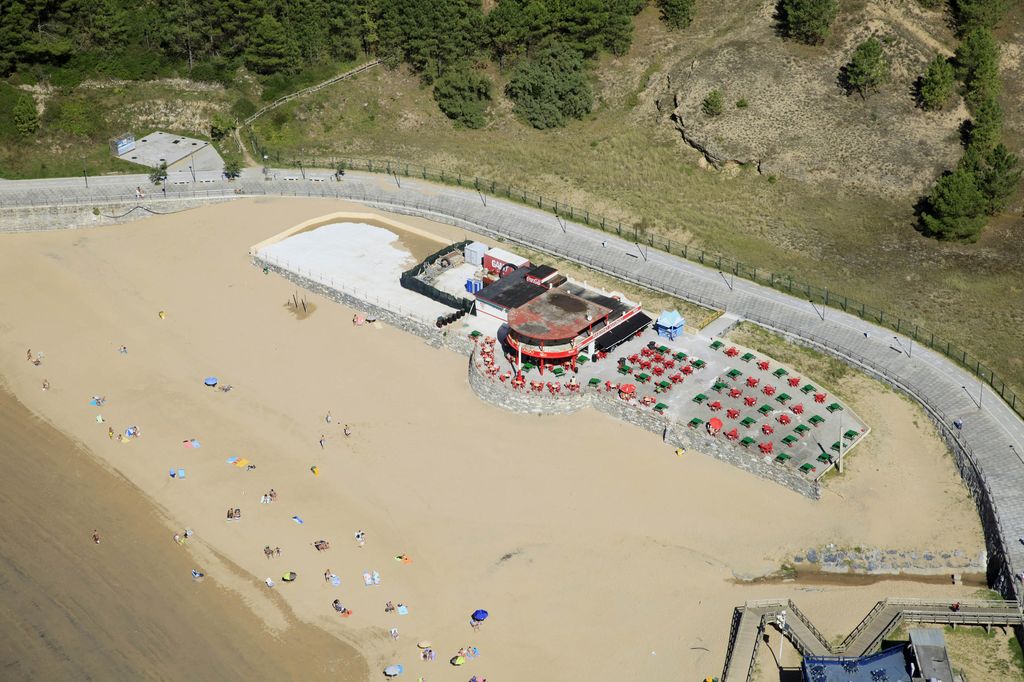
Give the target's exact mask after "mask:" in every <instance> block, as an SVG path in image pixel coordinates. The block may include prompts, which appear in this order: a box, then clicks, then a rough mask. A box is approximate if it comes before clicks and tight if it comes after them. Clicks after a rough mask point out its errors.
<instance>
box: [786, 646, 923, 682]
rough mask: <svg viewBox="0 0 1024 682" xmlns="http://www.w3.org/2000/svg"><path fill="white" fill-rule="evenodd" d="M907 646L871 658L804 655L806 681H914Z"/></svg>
mask: <svg viewBox="0 0 1024 682" xmlns="http://www.w3.org/2000/svg"><path fill="white" fill-rule="evenodd" d="M905 652H906V646H904V645H900V646H895V647H892V648H891V649H886V650H885V651H882V652H880V653H877V654H873V655H871V656H861V657H859V658H847V657H845V656H805V657H804V661H803V664H802V666H801V672H802V673H803V682H911V678H910V673H909V672H908V666H907V657H906V653H905Z"/></svg>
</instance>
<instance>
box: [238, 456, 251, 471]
mask: <svg viewBox="0 0 1024 682" xmlns="http://www.w3.org/2000/svg"><path fill="white" fill-rule="evenodd" d="M248 463H249V460H247V459H246V458H245V457H243V458H242V459H239V460H235V462H234V464H235V466H236V467H238V468H239V469H244V468H245V466H246V465H247V464H248Z"/></svg>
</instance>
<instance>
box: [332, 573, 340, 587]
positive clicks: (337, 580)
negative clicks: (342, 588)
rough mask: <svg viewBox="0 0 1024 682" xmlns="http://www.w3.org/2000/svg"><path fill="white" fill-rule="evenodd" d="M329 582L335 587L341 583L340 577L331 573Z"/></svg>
mask: <svg viewBox="0 0 1024 682" xmlns="http://www.w3.org/2000/svg"><path fill="white" fill-rule="evenodd" d="M331 584H332V585H334V586H335V587H337V586H338V585H340V584H341V578H339V577H338V576H336V575H332V576H331Z"/></svg>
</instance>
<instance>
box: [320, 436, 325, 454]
mask: <svg viewBox="0 0 1024 682" xmlns="http://www.w3.org/2000/svg"><path fill="white" fill-rule="evenodd" d="M325 440H326V438H325V437H324V434H322V433H321V434H320V449H321V450H323V449H324V441H325Z"/></svg>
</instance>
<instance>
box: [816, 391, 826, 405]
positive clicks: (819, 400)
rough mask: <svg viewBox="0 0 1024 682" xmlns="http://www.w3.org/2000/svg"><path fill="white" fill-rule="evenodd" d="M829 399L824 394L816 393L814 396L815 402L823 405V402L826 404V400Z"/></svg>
mask: <svg viewBox="0 0 1024 682" xmlns="http://www.w3.org/2000/svg"><path fill="white" fill-rule="evenodd" d="M827 397H828V396H826V395H825V394H824V393H815V394H814V402H816V403H823V402H825V398H827Z"/></svg>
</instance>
